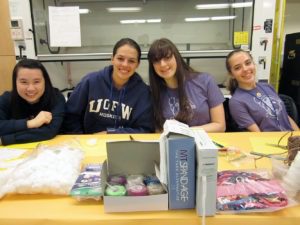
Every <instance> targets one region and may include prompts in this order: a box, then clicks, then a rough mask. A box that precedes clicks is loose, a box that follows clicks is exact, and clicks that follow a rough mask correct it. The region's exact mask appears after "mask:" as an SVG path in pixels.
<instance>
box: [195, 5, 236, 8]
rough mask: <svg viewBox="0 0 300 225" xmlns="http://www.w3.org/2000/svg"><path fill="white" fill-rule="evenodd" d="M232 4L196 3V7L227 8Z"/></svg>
mask: <svg viewBox="0 0 300 225" xmlns="http://www.w3.org/2000/svg"><path fill="white" fill-rule="evenodd" d="M229 5H230V4H199V5H196V6H195V8H196V9H226V8H229Z"/></svg>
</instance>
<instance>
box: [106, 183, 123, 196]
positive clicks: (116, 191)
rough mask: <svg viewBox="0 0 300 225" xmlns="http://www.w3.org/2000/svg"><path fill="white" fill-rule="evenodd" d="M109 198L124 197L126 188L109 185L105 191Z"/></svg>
mask: <svg viewBox="0 0 300 225" xmlns="http://www.w3.org/2000/svg"><path fill="white" fill-rule="evenodd" d="M105 194H106V195H107V196H124V195H126V188H125V186H123V185H109V186H107V187H106V189H105Z"/></svg>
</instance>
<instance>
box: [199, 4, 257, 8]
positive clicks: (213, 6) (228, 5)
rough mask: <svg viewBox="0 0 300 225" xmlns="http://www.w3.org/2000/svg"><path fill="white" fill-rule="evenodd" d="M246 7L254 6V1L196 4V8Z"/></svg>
mask: <svg viewBox="0 0 300 225" xmlns="http://www.w3.org/2000/svg"><path fill="white" fill-rule="evenodd" d="M230 7H231V8H246V7H252V2H241V3H232V4H229V3H224V4H199V5H196V6H195V8H196V9H227V8H230Z"/></svg>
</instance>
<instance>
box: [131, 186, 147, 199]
mask: <svg viewBox="0 0 300 225" xmlns="http://www.w3.org/2000/svg"><path fill="white" fill-rule="evenodd" d="M126 187H127V194H128V195H129V196H145V195H148V190H147V187H146V186H145V185H144V184H132V185H127V186H126Z"/></svg>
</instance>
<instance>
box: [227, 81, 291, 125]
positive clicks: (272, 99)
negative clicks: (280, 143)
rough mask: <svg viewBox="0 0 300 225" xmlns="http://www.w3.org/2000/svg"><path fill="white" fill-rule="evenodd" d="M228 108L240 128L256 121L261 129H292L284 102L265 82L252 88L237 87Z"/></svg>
mask: <svg viewBox="0 0 300 225" xmlns="http://www.w3.org/2000/svg"><path fill="white" fill-rule="evenodd" d="M229 110H230V113H231V115H232V117H233V119H234V120H235V121H236V123H237V124H238V125H239V127H240V128H247V127H249V126H250V125H252V124H254V123H256V124H257V125H258V127H259V128H260V130H261V131H284V130H292V126H291V124H290V122H289V119H288V114H287V112H286V109H285V106H284V103H283V102H282V101H281V99H280V98H279V96H278V95H277V93H276V92H275V90H274V89H273V87H272V86H271V85H269V84H267V83H257V84H256V88H254V89H252V90H244V89H241V88H237V89H236V91H235V92H234V94H233V96H232V97H231V99H230V100H229Z"/></svg>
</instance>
